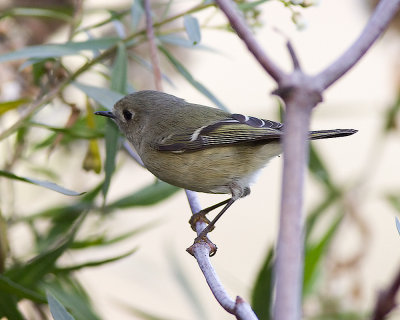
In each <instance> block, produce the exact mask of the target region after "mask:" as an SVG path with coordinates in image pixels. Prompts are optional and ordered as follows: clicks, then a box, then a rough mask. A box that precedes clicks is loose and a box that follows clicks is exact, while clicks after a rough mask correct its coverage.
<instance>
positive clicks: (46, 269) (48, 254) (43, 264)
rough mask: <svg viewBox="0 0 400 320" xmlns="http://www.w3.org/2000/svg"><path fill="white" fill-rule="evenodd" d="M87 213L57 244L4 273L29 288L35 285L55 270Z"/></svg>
mask: <svg viewBox="0 0 400 320" xmlns="http://www.w3.org/2000/svg"><path fill="white" fill-rule="evenodd" d="M86 214H87V213H84V214H82V215H81V216H80V217H79V219H78V220H76V221H75V222H74V223H73V224H72V226H71V227H70V229H69V230H68V232H67V234H65V235H63V236H62V237H59V239H58V241H57V242H56V244H55V245H53V246H52V247H51V248H48V249H46V250H45V251H43V252H41V253H40V254H39V255H37V256H36V257H34V258H33V259H31V260H30V261H28V262H26V263H24V264H23V265H15V266H14V267H13V268H11V269H8V270H7V271H6V272H5V274H4V275H5V276H7V277H9V278H10V279H11V280H12V281H15V282H17V283H18V284H20V285H21V286H25V287H28V288H32V287H34V286H35V285H36V284H37V283H38V282H39V281H40V280H42V279H43V277H44V276H45V275H46V274H48V273H50V272H52V271H53V270H54V267H55V263H56V261H57V260H58V258H59V257H60V256H61V255H62V254H63V253H64V252H65V251H66V250H67V249H68V248H69V246H70V245H71V243H72V241H73V239H74V237H75V234H76V232H77V230H78V229H79V227H80V226H81V224H82V222H83V220H84V219H85V217H86Z"/></svg>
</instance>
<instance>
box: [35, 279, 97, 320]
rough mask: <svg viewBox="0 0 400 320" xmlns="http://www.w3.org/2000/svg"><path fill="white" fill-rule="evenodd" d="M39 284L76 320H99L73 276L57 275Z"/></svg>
mask: <svg viewBox="0 0 400 320" xmlns="http://www.w3.org/2000/svg"><path fill="white" fill-rule="evenodd" d="M41 284H42V286H43V288H41V289H42V290H44V291H46V292H50V293H51V294H52V295H53V296H55V297H57V299H58V300H59V301H60V302H61V303H62V304H63V305H64V306H65V307H66V308H67V309H68V310H69V311H70V312H71V314H72V315H73V316H74V317H75V318H76V319H77V320H100V317H99V316H97V315H96V313H95V312H94V310H93V308H92V303H91V301H90V299H89V297H88V295H87V293H86V292H85V290H84V288H83V287H82V286H81V285H80V283H79V282H78V281H77V280H76V279H75V278H74V276H73V275H71V274H66V275H64V274H60V273H59V274H57V277H52V278H50V279H49V280H48V281H46V283H43V282H42V283H41Z"/></svg>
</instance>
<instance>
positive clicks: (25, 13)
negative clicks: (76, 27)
mask: <svg viewBox="0 0 400 320" xmlns="http://www.w3.org/2000/svg"><path fill="white" fill-rule="evenodd" d="M4 17H42V18H52V19H57V20H64V21H65V22H71V20H72V19H71V16H70V15H68V14H65V13H64V12H61V11H60V10H52V9H43V8H12V9H10V10H6V11H3V13H1V14H0V19H2V18H4Z"/></svg>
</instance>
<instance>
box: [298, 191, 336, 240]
mask: <svg viewBox="0 0 400 320" xmlns="http://www.w3.org/2000/svg"><path fill="white" fill-rule="evenodd" d="M339 199H341V193H339V192H336V191H331V192H329V193H328V194H327V195H326V196H325V198H323V199H322V201H321V202H320V203H319V204H318V205H317V206H316V207H315V208H314V209H313V210H312V211H311V212H310V213H309V214H308V215H307V220H306V239H308V238H309V237H310V235H311V234H312V232H313V229H314V226H315V225H316V223H317V221H318V220H319V219H320V218H321V217H322V216H323V215H324V213H326V212H328V211H327V209H328V208H329V207H330V206H332V205H333V204H334V203H335V202H336V201H338V200H339Z"/></svg>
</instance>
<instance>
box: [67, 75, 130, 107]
mask: <svg viewBox="0 0 400 320" xmlns="http://www.w3.org/2000/svg"><path fill="white" fill-rule="evenodd" d="M72 84H73V85H74V86H75V87H77V88H78V89H80V90H82V91H83V92H84V93H85V94H86V95H87V96H88V97H89V98H92V99H93V100H94V101H96V102H97V103H98V104H100V105H102V106H103V107H105V108H107V109H111V108H112V107H113V105H114V104H115V103H116V102H117V101H118V100H120V99H122V98H123V97H124V95H123V94H121V93H119V92H116V91H114V90H110V89H107V88H101V87H95V86H91V85H87V84H83V83H80V82H76V81H75V82H73V83H72Z"/></svg>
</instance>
